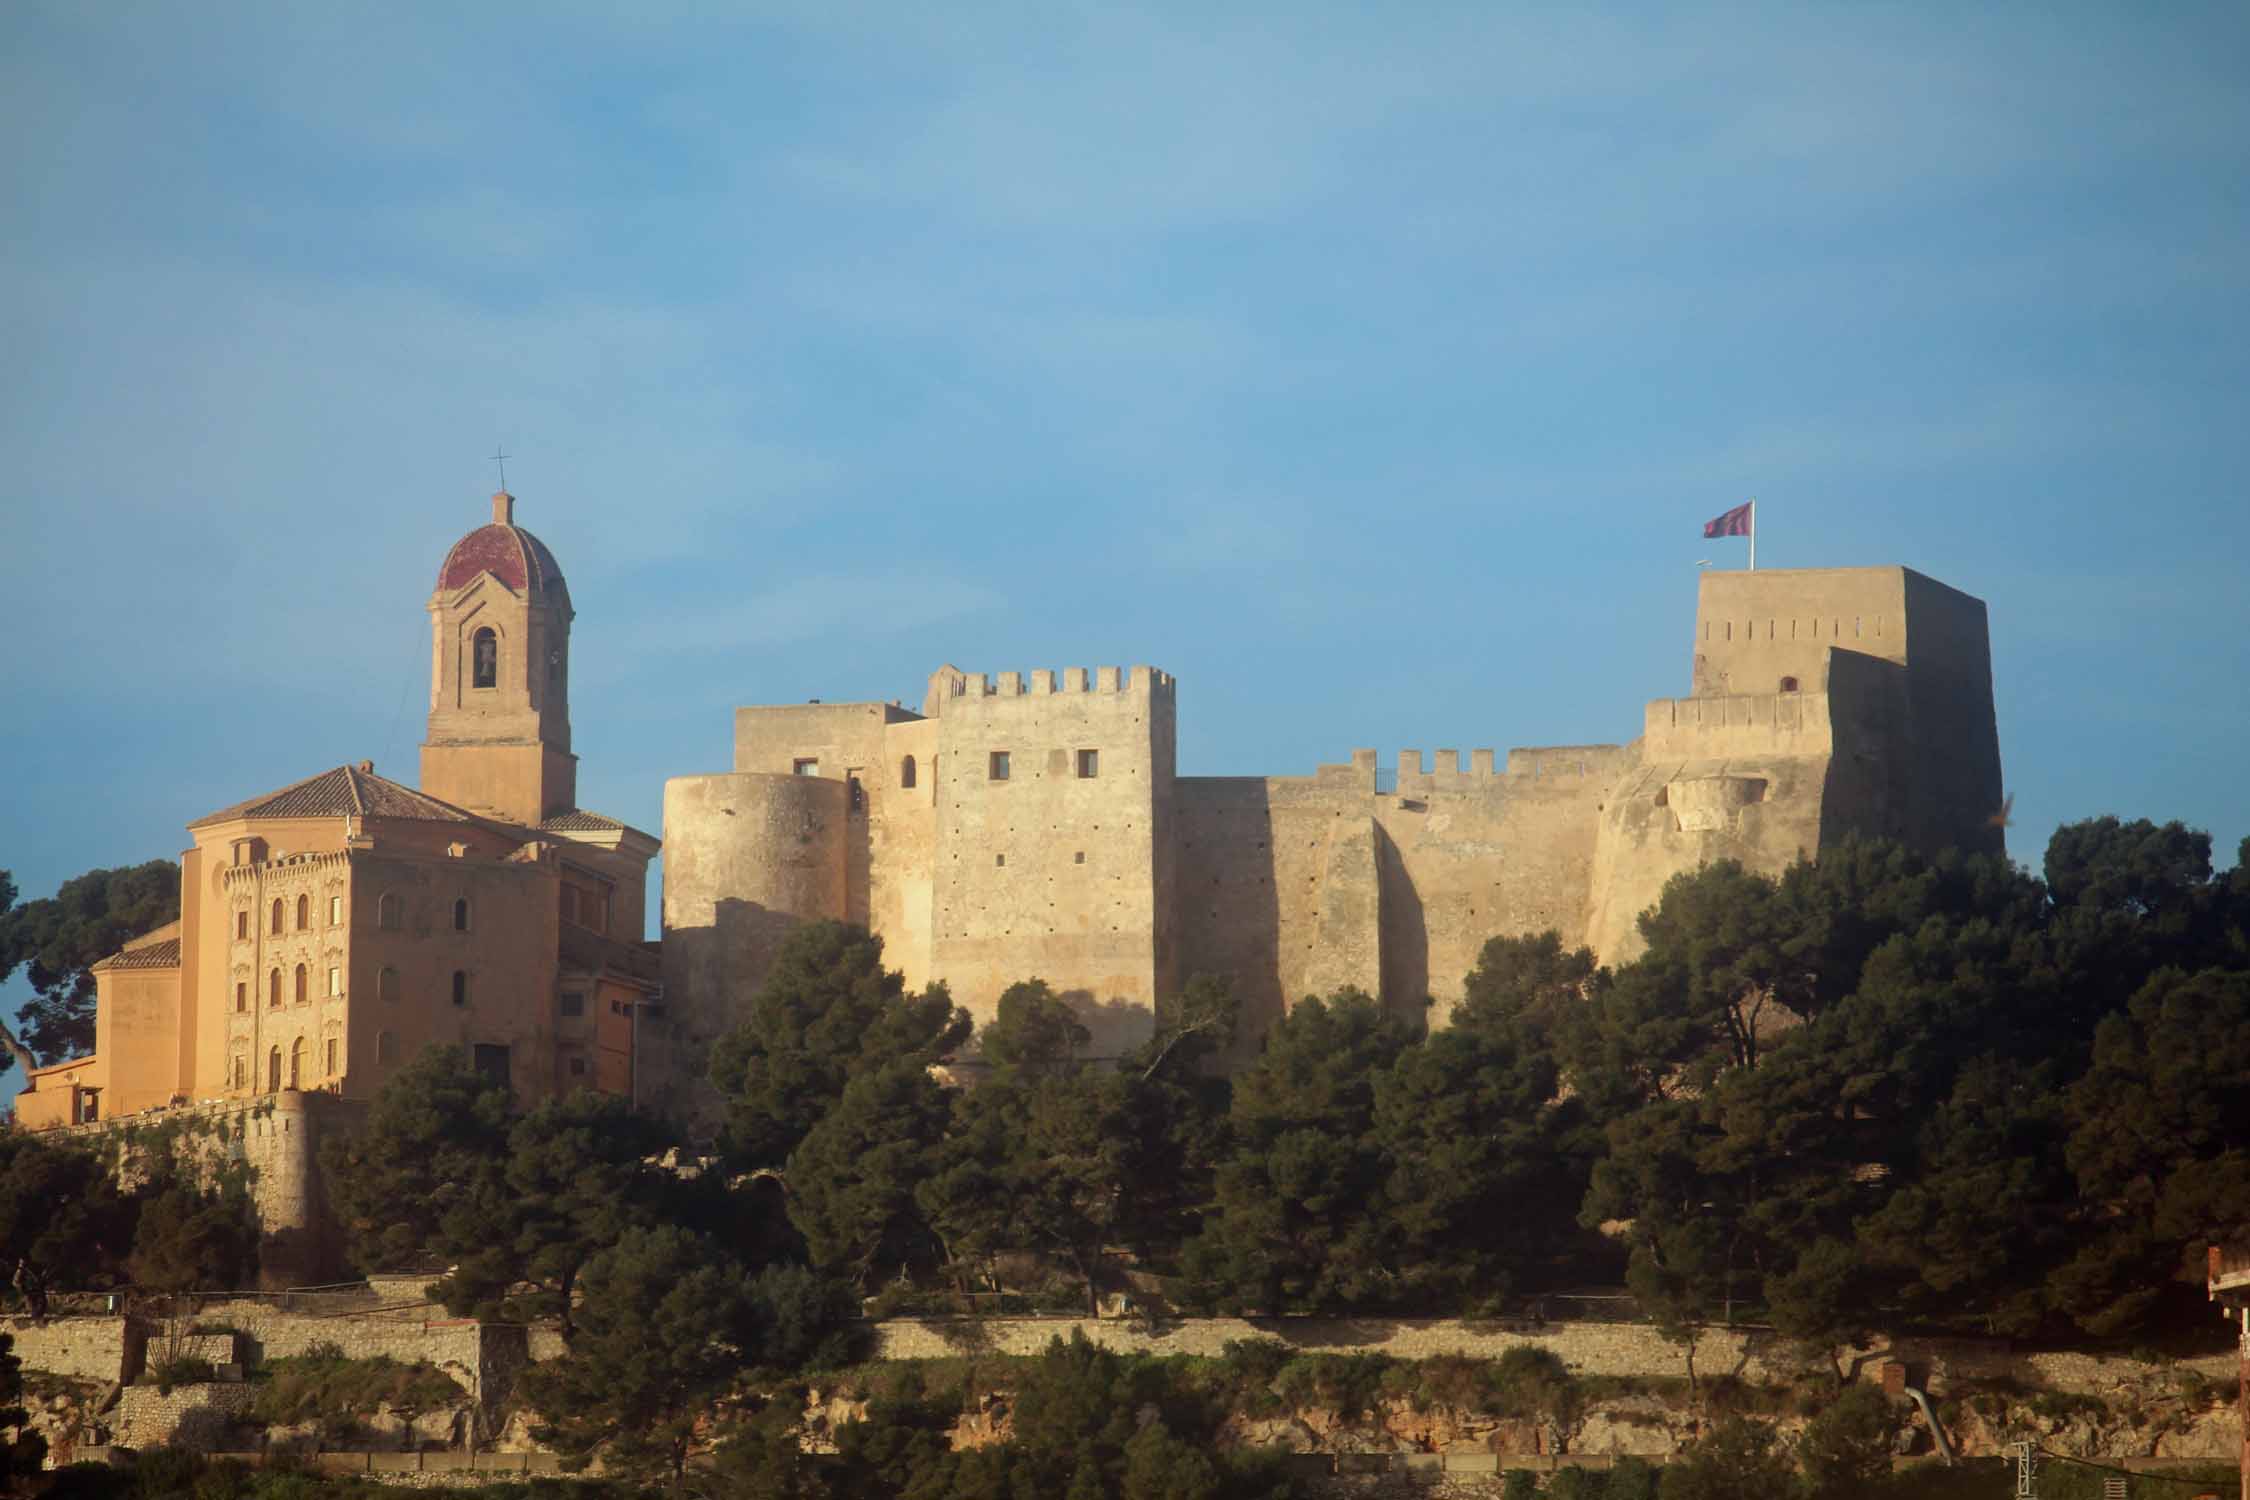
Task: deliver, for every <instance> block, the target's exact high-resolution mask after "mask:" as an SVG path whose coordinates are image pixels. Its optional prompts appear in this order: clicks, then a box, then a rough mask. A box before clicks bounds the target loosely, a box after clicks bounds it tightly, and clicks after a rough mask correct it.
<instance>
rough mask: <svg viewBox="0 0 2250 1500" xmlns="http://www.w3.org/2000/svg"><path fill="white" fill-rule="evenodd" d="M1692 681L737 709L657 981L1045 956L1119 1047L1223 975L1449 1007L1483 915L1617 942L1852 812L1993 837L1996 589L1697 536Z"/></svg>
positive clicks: (916, 970)
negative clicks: (1320, 751)
mask: <svg viewBox="0 0 2250 1500" xmlns="http://www.w3.org/2000/svg"><path fill="white" fill-rule="evenodd" d="M1691 656H1692V666H1691V671H1690V674H1689V683H1690V687H1689V692H1688V695H1687V696H1685V697H1681V698H1659V699H1656V700H1655V701H1653V702H1651V703H1648V704H1647V705H1646V707H1645V708H1644V709H1643V711H1642V717H1641V733H1640V735H1639V737H1638V738H1636V739H1634V740H1633V741H1632V742H1630V743H1628V744H1622V745H1572V746H1560V747H1553V748H1546V749H1528V750H1524V749H1519V750H1510V751H1509V752H1508V754H1507V757H1506V760H1505V761H1504V762H1501V761H1499V760H1498V759H1497V758H1496V757H1495V755H1494V752H1493V751H1491V750H1472V751H1471V752H1470V754H1469V758H1468V761H1467V763H1466V764H1463V762H1462V759H1461V756H1460V755H1459V753H1458V752H1457V751H1453V750H1439V751H1437V752H1436V754H1435V756H1434V757H1433V758H1432V759H1431V761H1430V763H1428V764H1427V765H1425V764H1424V762H1423V757H1422V752H1421V751H1419V750H1402V751H1400V752H1399V755H1398V762H1397V769H1396V774H1395V778H1391V777H1386V776H1385V774H1384V770H1383V768H1382V767H1381V766H1380V765H1379V762H1378V756H1377V752H1375V751H1373V750H1356V751H1354V752H1353V753H1352V756H1351V760H1350V762H1349V763H1348V764H1337V765H1324V766H1321V767H1319V768H1318V769H1316V770H1315V771H1314V772H1313V774H1311V775H1309V776H1268V777H1257V776H1250V777H1212V776H1182V775H1180V774H1179V772H1178V769H1177V765H1176V758H1175V755H1174V725H1175V722H1176V714H1177V686H1176V683H1175V681H1174V679H1173V678H1172V677H1171V676H1169V675H1168V674H1166V673H1164V672H1160V671H1157V670H1155V669H1153V668H1149V667H1134V668H1132V669H1131V670H1130V671H1124V670H1120V669H1117V668H1112V667H1103V668H1099V669H1097V670H1094V671H1090V672H1089V671H1087V670H1084V669H1081V668H1070V669H1066V670H1064V671H1061V672H1055V671H1034V672H1031V673H1030V674H1028V675H1025V674H1023V673H1019V672H1004V673H1001V674H1000V675H999V676H998V677H997V678H996V679H995V678H993V677H990V676H987V675H984V674H981V673H970V672H963V671H961V670H959V669H958V668H955V667H951V666H945V667H940V668H939V669H938V670H937V671H936V672H935V673H934V674H932V676H931V677H930V679H929V684H928V689H927V691H926V693H925V694H924V696H923V699H922V703H921V709H920V711H919V712H915V711H912V710H909V709H906V708H904V707H902V706H900V705H899V704H897V703H883V702H869V703H809V704H802V705H791V706H785V707H751V708H742V709H739V710H737V712H736V714H735V723H734V765H733V769H732V770H731V771H728V772H723V773H720V774H717V775H707V776H687V777H679V778H675V779H673V780H671V781H668V782H667V783H666V784H665V788H664V840H665V877H664V896H663V902H664V910H663V915H664V944H663V962H664V976H665V990H666V995H667V998H668V1002H669V1008H670V1011H671V1020H672V1025H673V1027H674V1028H675V1030H676V1034H677V1036H678V1040H679V1041H680V1042H681V1043H684V1044H685V1045H684V1046H683V1052H684V1053H685V1054H687V1055H693V1053H694V1052H695V1051H696V1050H697V1048H698V1047H699V1046H701V1045H704V1044H707V1043H708V1041H709V1040H710V1039H711V1038H712V1037H714V1036H716V1035H717V1034H719V1032H721V1031H723V1030H724V1029H725V1028H726V1027H727V1026H728V1025H730V1024H731V1021H732V1018H733V1015H734V1013H735V1008H736V1007H737V1006H738V1005H739V1004H740V1002H741V1000H742V998H743V997H744V996H746V995H747V994H748V993H749V990H750V988H751V986H752V985H753V984H754V983H755V981H756V979H757V977H758V976H759V975H761V974H762V973H763V972H764V970H765V967H766V966H767V964H768V963H769V962H770V961H771V958H772V955H773V952H774V949H775V945H776V944H777V943H778V941H779V940H780V938H781V937H782V935H783V934H785V933H786V932H787V931H788V929H789V928H790V927H792V926H794V925H795V924H797V923H799V922H802V921H805V920H808V919H812V918H820V917H835V918H841V919H844V920H847V921H851V922H857V923H861V924H864V925H866V926H867V927H869V928H871V929H872V930H873V931H875V932H876V933H878V934H879V935H880V936H881V937H882V938H883V940H884V955H885V958H886V960H887V961H888V962H889V963H890V964H892V965H894V966H896V967H898V968H900V969H902V970H903V971H904V972H905V975H906V978H907V981H908V983H909V984H911V985H920V984H923V983H925V982H928V981H931V980H942V981H944V982H945V983H946V984H947V986H948V987H949V988H950V989H951V991H952V993H953V996H954V999H955V1000H956V1001H957V1002H959V1003H961V1004H963V1005H964V1006H965V1007H966V1008H967V1009H969V1010H970V1011H971V1012H972V1013H974V1014H975V1015H976V1016H977V1017H978V1019H979V1020H980V1021H982V1020H986V1019H989V1018H990V1016H991V1014H992V1006H993V1003H994V1002H995V1000H996V999H997V997H998V995H999V993H1000V991H1001V990H1002V989H1003V988H1005V987H1006V986H1007V985H1008V984H1010V983H1012V982H1014V981H1016V980H1019V979H1025V978H1030V977H1034V976H1036V977H1039V978H1043V979H1045V980H1046V981H1047V982H1048V983H1049V984H1051V985H1053V986H1054V987H1055V988H1056V989H1057V990H1058V991H1061V992H1063V993H1064V994H1066V995H1067V996H1069V997H1071V998H1072V999H1074V1000H1075V1001H1076V1002H1077V1003H1078V1004H1079V1006H1080V1008H1081V1011H1082V1013H1083V1015H1084V1016H1085V1017H1086V1018H1087V1020H1088V1021H1089V1023H1090V1027H1091V1029H1092V1031H1093V1033H1094V1040H1093V1048H1094V1050H1096V1051H1097V1052H1105V1053H1110V1054H1114V1053H1115V1052H1117V1051H1120V1050H1122V1049H1124V1048H1127V1047H1130V1046H1131V1045H1133V1044H1134V1043H1135V1042H1137V1041H1139V1040H1141V1039H1142V1038H1144V1037H1145V1036H1146V1035H1147V1034H1148V1031H1149V1028H1150V1025H1151V1020H1152V1013H1153V1010H1154V1007H1155V1005H1156V1003H1157V1001H1158V1000H1159V998H1160V997H1163V996H1165V995H1167V994H1169V993H1172V992H1173V991H1175V990H1176V988H1177V987H1178V986H1179V985H1180V984H1182V983H1183V982H1185V981H1186V980H1187V979H1188V978H1190V977H1192V976H1194V975H1197V974H1213V975H1222V974H1223V975H1227V976H1231V978H1232V979H1233V981H1234V984H1235V991H1236V994H1237V995H1238V996H1239V997H1240V998H1241V1000H1242V1001H1243V1005H1244V1012H1243V1013H1244V1020H1245V1026H1244V1030H1245V1032H1246V1033H1247V1034H1248V1035H1249V1036H1250V1037H1251V1038H1252V1040H1253V1044H1254V1038H1255V1036H1256V1034H1257V1033H1258V1031H1259V1030H1260V1029H1261V1028H1262V1027H1263V1026H1264V1025H1266V1024H1268V1023H1270V1022H1271V1020H1272V1019H1273V1018H1275V1017H1277V1016H1279V1015H1280V1014H1281V1013H1282V1011H1283V1010H1284V1009H1285V1008H1286V1007H1287V1006H1288V1005H1289V1003H1290V1002H1291V1001H1293V1000H1294V999H1296V998H1298V997H1301V996H1304V995H1308V994H1326V993H1329V992H1331V991H1334V990H1336V989H1338V988H1340V987H1343V986H1346V985H1351V986H1356V987H1358V988H1360V989H1362V990H1365V991H1367V992H1368V993H1370V994H1373V995H1376V996H1379V997H1380V998H1381V999H1383V1000H1384V1001H1385V1002H1386V1003H1387V1004H1390V1005H1393V1006H1398V1007H1402V1008H1408V1009H1411V1010H1412V1011H1414V1012H1416V1013H1419V1012H1420V1011H1421V1008H1422V1005H1423V1002H1424V1001H1425V999H1427V1000H1429V1001H1431V1002H1433V1005H1432V1009H1431V1012H1430V1021H1431V1023H1432V1024H1433V1025H1440V1024H1443V1022H1444V1020H1445V1017H1446V1015H1447V1013H1448V1012H1449V1010H1450V1008H1451V1005H1452V1002H1453V1001H1454V1000H1456V999H1457V998H1458V997H1459V995H1460V993H1461V988H1462V983H1463V980H1464V977H1465V976H1466V975H1467V973H1468V972H1469V970H1470V968H1471V967H1472V966H1473V965H1474V964H1475V962H1476V959H1477V955H1478V953H1479V951H1480V950H1481V949H1482V947H1483V945H1484V943H1485V942H1486V940H1487V939H1489V938H1491V937H1494V936H1497V935H1513V934H1528V933H1537V932H1543V931H1545V930H1547V929H1550V928H1552V929H1554V930H1556V931H1558V932H1560V933H1561V934H1562V936H1563V939H1564V940H1565V942H1567V943H1570V944H1579V943H1584V944H1587V945H1589V946H1591V947H1592V948H1593V949H1594V950H1595V951H1596V952H1597V953H1598V954H1599V955H1601V956H1602V957H1603V958H1605V959H1611V960H1614V959H1618V958H1622V957H1628V956H1630V955H1631V953H1632V952H1633V950H1634V948H1635V946H1636V945H1637V942H1638V931H1637V928H1636V925H1635V918H1636V917H1637V916H1638V914H1639V913H1640V912H1642V911H1643V910H1645V909H1646V908H1647V907H1649V906H1650V905H1652V904H1653V903H1654V902H1655V900H1656V898H1657V896H1658V894H1659V893H1660V892H1661V890H1662V889H1663V886H1664V883H1665V881H1666V880H1668V879H1669V878H1670V877H1671V876H1673V875H1675V874H1677V873H1679V872H1681V871H1685V870H1692V869H1694V868H1696V867H1698V866H1699V865H1702V864H1704V863H1706V862H1709V861H1711V860H1714V859H1721V858H1733V859H1738V860H1740V861H1742V862H1743V863H1744V864H1746V865H1748V866H1750V867H1752V868H1754V869H1759V870H1764V871H1768V872H1775V871H1779V870H1780V869H1782V868H1784V867H1786V866H1787V865H1788V864H1789V863H1791V862H1792V861H1794V860H1796V859H1798V858H1800V857H1806V856H1811V855H1814V854H1817V853H1818V851H1819V850H1821V849H1823V848H1826V847H1828V846H1830V845H1831V844H1833V843H1834V842H1836V841H1837V840H1838V839H1839V838H1841V837H1843V836H1844V835H1846V834H1848V833H1854V832H1856V833H1862V834H1870V835H1887V836H1890V837H1895V838H1899V839H1902V840H1905V841H1907V842H1909V843H1911V844H1915V845H1918V846H1921V847H1924V848H1938V847H1944V846H1947V845H1956V846H1960V847H1964V848H1972V849H1982V850H1992V851H1998V850H1999V849H2000V844H2001V831H2000V828H1999V825H1998V824H1997V822H1996V821H1995V819H1994V817H1993V814H1994V812H1995V811H1996V809H1997V808H1998V807H1999V805H2000V798H2001V786H2000V750H1999V739H1998V734H1997V731H1996V727H1995V723H1994V716H1993V703H1992V671H1991V656H1990V648H1989V644H1988V639H1987V632H1986V625H1985V610H1984V605H1983V604H1982V603H1981V602H1980V601H1978V600H1976V599H1973V598H1970V597H1969V596H1968V595H1966V594H1962V593H1960V592H1958V591H1956V590H1954V589H1951V588H1948V587H1946V586H1945V585H1944V584H1941V583H1938V582H1935V581H1934V580H1932V579H1929V578H1926V577H1924V576H1922V575H1921V574H1919V573H1915V572H1913V571H1911V570H1909V569H1906V568H1900V567H1881V568H1849V569H1820V570H1809V569H1808V570H1789V569H1781V570H1769V571H1764V572H1757V571H1750V572H1706V573H1704V574H1702V575H1701V583H1700V595H1699V598H1698V601H1697V609H1696V618H1695V625H1694V635H1693V642H1692V652H1691Z"/></svg>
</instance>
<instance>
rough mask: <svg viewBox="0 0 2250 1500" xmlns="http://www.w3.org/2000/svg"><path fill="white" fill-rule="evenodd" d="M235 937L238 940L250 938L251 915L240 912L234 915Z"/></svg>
mask: <svg viewBox="0 0 2250 1500" xmlns="http://www.w3.org/2000/svg"><path fill="white" fill-rule="evenodd" d="M234 935H235V937H237V938H238V939H239V938H246V937H248V936H250V913H248V912H246V911H238V912H236V913H235V914H234Z"/></svg>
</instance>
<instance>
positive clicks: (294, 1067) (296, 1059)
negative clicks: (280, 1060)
mask: <svg viewBox="0 0 2250 1500" xmlns="http://www.w3.org/2000/svg"><path fill="white" fill-rule="evenodd" d="M289 1086H290V1087H291V1088H293V1089H301V1088H303V1087H304V1086H305V1039H304V1038H303V1037H299V1038H297V1040H295V1041H293V1042H291V1043H290V1044H289Z"/></svg>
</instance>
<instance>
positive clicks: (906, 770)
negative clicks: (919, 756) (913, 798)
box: [898, 755, 914, 789]
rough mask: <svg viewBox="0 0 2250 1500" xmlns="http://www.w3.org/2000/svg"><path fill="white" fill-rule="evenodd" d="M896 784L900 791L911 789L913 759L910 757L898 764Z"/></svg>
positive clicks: (912, 782)
mask: <svg viewBox="0 0 2250 1500" xmlns="http://www.w3.org/2000/svg"><path fill="white" fill-rule="evenodd" d="M898 784H899V786H900V788H901V789H911V788H912V787H913V785H914V757H913V756H911V755H909V756H908V757H906V759H904V760H902V761H900V762H899V763H898Z"/></svg>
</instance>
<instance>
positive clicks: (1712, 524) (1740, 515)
mask: <svg viewBox="0 0 2250 1500" xmlns="http://www.w3.org/2000/svg"><path fill="white" fill-rule="evenodd" d="M1751 503H1754V502H1745V503H1744V504H1741V505H1737V506H1736V507H1735V508H1734V509H1733V510H1730V511H1728V512H1727V513H1726V514H1725V515H1723V516H1719V517H1717V518H1716V519H1714V520H1709V521H1705V522H1704V523H1703V534H1704V535H1705V536H1748V535H1749V534H1750V505H1751Z"/></svg>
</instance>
